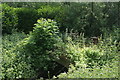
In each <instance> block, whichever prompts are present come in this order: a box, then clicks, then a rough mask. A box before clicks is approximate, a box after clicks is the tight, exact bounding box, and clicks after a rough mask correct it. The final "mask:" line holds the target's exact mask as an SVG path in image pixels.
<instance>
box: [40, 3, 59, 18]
mask: <svg viewBox="0 0 120 80" xmlns="http://www.w3.org/2000/svg"><path fill="white" fill-rule="evenodd" d="M60 13H61V7H60V6H50V5H46V6H41V7H40V8H39V9H38V15H39V17H43V18H48V19H55V17H56V16H58V15H59V14H60ZM56 14H57V15H56Z"/></svg>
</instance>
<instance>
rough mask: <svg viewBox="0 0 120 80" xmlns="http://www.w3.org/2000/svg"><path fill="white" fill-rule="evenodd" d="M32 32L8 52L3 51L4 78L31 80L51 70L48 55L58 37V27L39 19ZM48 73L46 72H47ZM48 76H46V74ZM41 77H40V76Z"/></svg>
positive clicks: (52, 22)
mask: <svg viewBox="0 0 120 80" xmlns="http://www.w3.org/2000/svg"><path fill="white" fill-rule="evenodd" d="M37 22H38V23H37V24H35V25H36V26H35V27H34V30H33V32H30V34H29V36H28V37H27V38H25V39H23V40H22V41H19V42H18V43H17V44H16V46H15V47H13V48H11V49H10V50H6V49H4V52H5V54H4V55H3V57H4V59H3V60H4V61H3V68H4V69H3V73H4V77H5V78H32V77H37V76H38V75H39V74H42V73H41V72H40V70H42V71H47V70H48V68H49V69H51V68H53V66H55V65H52V64H53V63H51V62H52V61H53V60H54V57H53V55H54V54H52V56H51V55H50V54H51V53H50V52H51V51H52V50H53V49H54V44H55V43H56V42H57V39H59V37H58V36H57V34H58V33H59V31H58V26H57V25H56V22H55V21H53V20H51V19H48V20H46V19H43V18H42V19H39V20H37ZM47 73H48V72H47ZM47 75H48V74H47ZM40 76H42V75H40Z"/></svg>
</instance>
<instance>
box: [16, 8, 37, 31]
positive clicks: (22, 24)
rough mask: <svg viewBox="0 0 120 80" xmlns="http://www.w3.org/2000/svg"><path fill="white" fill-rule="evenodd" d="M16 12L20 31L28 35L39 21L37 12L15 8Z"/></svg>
mask: <svg viewBox="0 0 120 80" xmlns="http://www.w3.org/2000/svg"><path fill="white" fill-rule="evenodd" d="M15 11H16V12H15V13H16V14H17V16H18V25H17V28H18V30H19V31H24V32H26V33H28V32H29V31H32V30H33V26H34V24H35V22H36V20H37V19H38V15H37V10H35V9H29V8H15Z"/></svg>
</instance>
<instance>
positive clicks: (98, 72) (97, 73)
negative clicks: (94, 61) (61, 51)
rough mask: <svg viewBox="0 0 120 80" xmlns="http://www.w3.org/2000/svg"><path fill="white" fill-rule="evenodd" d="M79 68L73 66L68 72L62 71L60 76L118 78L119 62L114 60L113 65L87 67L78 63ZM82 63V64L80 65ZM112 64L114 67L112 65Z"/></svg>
mask: <svg viewBox="0 0 120 80" xmlns="http://www.w3.org/2000/svg"><path fill="white" fill-rule="evenodd" d="M78 64H79V68H76V66H75V67H74V66H72V65H71V68H70V69H69V72H68V73H61V74H60V75H59V76H58V77H59V78H118V76H119V75H118V62H113V63H111V65H107V64H106V65H104V66H103V68H102V69H100V67H97V66H96V67H94V68H93V69H92V68H86V67H84V64H81V63H78ZM80 64H81V65H80ZM111 66H112V67H111Z"/></svg>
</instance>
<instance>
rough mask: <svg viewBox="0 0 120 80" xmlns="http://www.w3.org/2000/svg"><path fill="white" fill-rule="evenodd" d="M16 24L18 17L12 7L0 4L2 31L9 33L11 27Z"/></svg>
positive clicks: (14, 26)
mask: <svg viewBox="0 0 120 80" xmlns="http://www.w3.org/2000/svg"><path fill="white" fill-rule="evenodd" d="M17 24H18V17H17V14H16V12H15V10H14V8H12V7H10V6H8V5H6V4H2V29H3V31H2V32H3V33H11V31H12V29H15V28H16V26H17Z"/></svg>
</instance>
